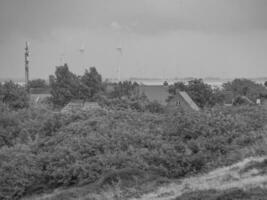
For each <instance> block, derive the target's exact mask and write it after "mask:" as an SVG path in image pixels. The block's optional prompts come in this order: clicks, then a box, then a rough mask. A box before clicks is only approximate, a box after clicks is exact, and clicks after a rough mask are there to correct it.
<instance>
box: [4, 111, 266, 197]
mask: <svg viewBox="0 0 267 200" xmlns="http://www.w3.org/2000/svg"><path fill="white" fill-rule="evenodd" d="M2 110H3V111H4V112H1V113H0V116H1V118H0V120H1V123H0V125H1V127H0V130H1V133H3V135H8V137H7V138H8V139H9V141H10V144H5V143H4V142H3V140H2V141H1V147H0V159H1V162H0V174H3V175H2V176H1V177H0V196H1V198H2V199H18V198H19V197H21V196H23V195H26V194H32V193H36V192H42V191H46V190H49V189H55V188H59V187H62V186H65V187H67V186H73V185H76V186H78V185H85V184H95V183H102V184H106V183H107V184H108V183H109V182H113V181H115V182H116V181H118V179H127V177H130V178H131V179H135V178H137V179H141V178H142V174H146V175H147V176H152V175H155V174H156V175H157V176H163V177H168V178H179V177H183V176H187V175H190V174H195V173H199V172H201V171H205V170H207V169H209V168H211V167H216V166H218V165H222V164H228V162H230V161H229V158H228V157H230V155H231V153H233V152H234V153H237V152H238V151H240V149H242V148H245V147H248V146H249V145H252V144H254V143H255V142H257V141H259V140H262V135H261V134H259V133H260V132H261V131H262V130H264V126H265V124H266V122H267V117H266V116H267V115H266V114H267V113H266V110H264V109H260V108H258V107H233V108H226V109H221V108H214V109H212V110H207V111H205V112H192V113H190V112H185V111H183V110H179V111H176V112H174V113H171V114H169V115H165V114H152V113H146V112H134V111H133V110H130V111H129V110H121V111H119V110H117V111H104V110H99V111H92V112H78V113H73V114H69V115H63V114H60V113H54V112H52V111H49V110H43V109H33V108H32V109H28V110H19V111H12V112H10V113H8V112H9V111H8V110H7V109H6V108H2ZM132 177H133V178H132ZM134 177H135V178H134Z"/></svg>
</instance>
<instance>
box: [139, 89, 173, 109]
mask: <svg viewBox="0 0 267 200" xmlns="http://www.w3.org/2000/svg"><path fill="white" fill-rule="evenodd" d="M139 90H140V92H141V93H144V94H145V95H146V96H147V98H148V99H149V101H157V102H158V103H160V104H162V105H167V102H166V100H167V99H168V97H169V92H168V87H167V86H163V85H141V86H140V87H139Z"/></svg>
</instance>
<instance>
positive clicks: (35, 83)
mask: <svg viewBox="0 0 267 200" xmlns="http://www.w3.org/2000/svg"><path fill="white" fill-rule="evenodd" d="M47 87H48V85H47V83H46V82H45V80H43V79H33V80H31V81H29V88H47Z"/></svg>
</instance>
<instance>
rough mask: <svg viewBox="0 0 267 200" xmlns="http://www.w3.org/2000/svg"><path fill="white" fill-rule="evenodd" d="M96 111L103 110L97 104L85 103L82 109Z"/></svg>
mask: <svg viewBox="0 0 267 200" xmlns="http://www.w3.org/2000/svg"><path fill="white" fill-rule="evenodd" d="M95 109H101V106H100V105H99V104H98V103H97V102H85V103H84V104H83V107H82V110H95Z"/></svg>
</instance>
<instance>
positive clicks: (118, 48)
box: [116, 46, 123, 82]
mask: <svg viewBox="0 0 267 200" xmlns="http://www.w3.org/2000/svg"><path fill="white" fill-rule="evenodd" d="M116 51H117V52H118V54H119V57H118V81H119V82H120V81H121V58H122V56H123V51H122V47H120V46H119V47H117V48H116Z"/></svg>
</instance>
